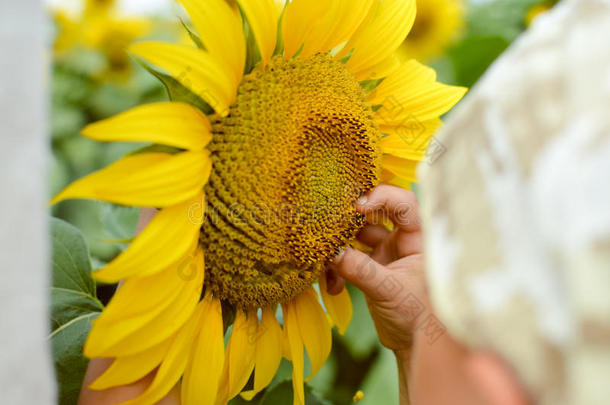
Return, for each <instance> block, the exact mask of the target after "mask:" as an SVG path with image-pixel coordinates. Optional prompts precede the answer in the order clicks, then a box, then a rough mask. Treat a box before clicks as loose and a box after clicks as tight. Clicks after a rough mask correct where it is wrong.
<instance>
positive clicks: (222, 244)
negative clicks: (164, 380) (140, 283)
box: [200, 54, 380, 308]
mask: <svg viewBox="0 0 610 405" xmlns="http://www.w3.org/2000/svg"><path fill="white" fill-rule="evenodd" d="M213 134H214V136H213V139H212V142H211V143H210V145H209V146H208V147H209V149H210V151H211V157H212V162H213V170H212V174H211V176H210V180H209V183H208V184H207V186H206V188H205V193H206V196H207V198H208V211H207V216H206V220H205V221H204V224H203V226H202V232H201V238H200V241H201V244H202V245H203V247H204V251H205V252H206V281H205V283H206V287H207V288H210V289H211V290H212V292H213V293H214V294H216V295H217V296H218V297H219V298H221V299H223V300H226V301H229V302H230V303H232V304H233V305H236V306H239V307H243V308H246V307H263V306H269V305H274V304H277V303H281V302H285V301H288V300H290V299H291V298H293V297H294V296H296V295H298V294H299V293H301V292H302V291H303V290H304V289H305V288H307V287H308V286H310V285H311V284H312V283H313V282H314V281H315V280H316V279H317V278H318V276H319V275H320V273H321V272H322V271H323V270H324V268H325V264H326V263H327V262H328V261H330V260H332V258H333V257H334V256H335V255H336V254H337V252H338V251H339V249H341V248H342V247H343V246H344V245H345V244H346V243H347V242H348V241H349V240H351V239H353V238H354V237H355V234H356V232H357V231H358V229H359V228H360V227H361V226H362V223H363V219H362V217H361V216H360V215H359V214H358V213H357V212H356V210H355V208H354V203H355V201H356V200H357V199H358V198H359V197H360V196H361V194H362V193H364V192H366V191H367V190H369V189H371V188H372V187H374V186H375V185H376V184H377V182H378V178H379V172H380V150H379V142H380V133H379V130H378V128H377V127H376V125H375V122H374V119H373V113H372V110H371V108H370V106H369V105H368V104H367V103H366V99H365V96H364V93H363V91H362V89H361V88H360V86H359V84H358V83H357V82H356V80H355V79H354V77H353V76H352V75H351V74H350V73H349V72H348V71H347V69H346V68H345V66H344V65H343V64H341V63H339V62H336V61H334V60H333V59H332V58H331V57H330V56H329V55H321V54H320V55H314V56H312V57H310V58H307V59H291V60H284V59H282V58H274V59H273V60H272V61H271V63H270V64H269V65H268V66H267V67H266V68H265V69H264V70H256V71H254V72H253V73H251V74H249V75H247V76H246V77H245V78H244V80H243V82H242V84H241V85H240V87H239V89H238V95H237V100H236V102H235V103H234V104H233V106H232V107H231V110H230V113H229V115H228V116H227V117H226V118H222V119H220V120H218V121H217V122H216V123H214V125H213Z"/></svg>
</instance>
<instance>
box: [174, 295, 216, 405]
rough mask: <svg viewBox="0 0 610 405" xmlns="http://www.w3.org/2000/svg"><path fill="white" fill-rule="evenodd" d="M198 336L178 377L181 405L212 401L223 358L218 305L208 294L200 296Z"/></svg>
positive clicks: (207, 404) (207, 403) (205, 403)
mask: <svg viewBox="0 0 610 405" xmlns="http://www.w3.org/2000/svg"><path fill="white" fill-rule="evenodd" d="M202 303H203V305H204V310H203V316H202V319H201V322H200V331H199V336H198V337H197V340H196V342H195V345H194V346H193V347H192V352H191V359H190V362H189V365H188V367H187V369H186V371H185V373H184V378H183V379H182V404H183V405H214V403H215V402H216V395H217V392H218V388H219V387H218V385H219V383H220V379H221V377H222V372H223V366H224V361H225V354H224V334H223V326H222V309H221V307H220V301H219V300H218V299H215V298H211V297H210V296H207V297H205V298H204V299H203V300H202Z"/></svg>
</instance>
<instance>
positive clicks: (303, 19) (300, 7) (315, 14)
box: [282, 0, 336, 58]
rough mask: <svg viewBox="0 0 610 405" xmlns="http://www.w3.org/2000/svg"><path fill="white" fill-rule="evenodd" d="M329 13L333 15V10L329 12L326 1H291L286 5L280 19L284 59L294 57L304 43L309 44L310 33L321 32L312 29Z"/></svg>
mask: <svg viewBox="0 0 610 405" xmlns="http://www.w3.org/2000/svg"><path fill="white" fill-rule="evenodd" d="M334 7H336V6H334ZM329 13H331V14H332V15H335V9H332V11H331V10H329V5H328V2H326V1H321V0H313V1H310V0H293V1H291V2H290V3H288V4H287V5H286V9H285V10H284V16H283V17H282V36H283V39H284V57H286V58H290V57H292V56H294V54H295V53H296V52H297V51H298V50H299V49H300V48H301V46H302V45H303V43H304V42H305V41H308V43H309V42H310V38H311V35H313V34H312V31H313V32H321V29H320V28H316V29H314V27H316V26H317V25H319V24H320V20H321V19H324V18H325V16H328V14H329ZM326 18H328V17H326Z"/></svg>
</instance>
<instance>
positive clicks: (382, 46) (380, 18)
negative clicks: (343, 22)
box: [337, 0, 415, 74]
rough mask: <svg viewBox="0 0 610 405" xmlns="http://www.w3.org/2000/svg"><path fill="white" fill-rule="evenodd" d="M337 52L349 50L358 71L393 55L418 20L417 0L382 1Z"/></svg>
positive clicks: (353, 69)
mask: <svg viewBox="0 0 610 405" xmlns="http://www.w3.org/2000/svg"><path fill="white" fill-rule="evenodd" d="M374 3H375V4H374V5H373V7H371V8H370V10H369V13H368V15H367V19H366V21H365V22H363V23H362V24H361V26H360V28H358V30H357V31H356V32H355V33H354V35H353V36H352V38H351V39H350V40H349V41H348V43H347V44H346V45H345V47H344V48H343V49H342V51H341V52H339V54H338V55H337V57H339V58H342V57H344V56H345V55H347V54H348V53H349V52H351V51H352V50H353V52H352V55H351V57H350V58H349V60H348V61H347V64H346V65H347V67H348V69H350V71H351V72H352V73H354V74H357V73H358V72H360V71H362V70H365V69H367V68H369V67H371V66H374V65H377V64H378V63H380V62H381V61H383V60H384V59H386V58H387V57H388V56H390V55H391V54H392V53H393V52H394V51H395V50H396V49H398V47H399V46H400V44H402V42H403V41H404V40H405V38H406V37H407V34H408V33H409V31H410V30H411V27H412V25H413V21H414V20H415V0H378V1H376V2H374Z"/></svg>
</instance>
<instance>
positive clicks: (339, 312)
mask: <svg viewBox="0 0 610 405" xmlns="http://www.w3.org/2000/svg"><path fill="white" fill-rule="evenodd" d="M320 293H321V295H322V301H323V302H324V306H325V307H326V312H327V313H328V315H329V316H330V319H332V321H333V323H334V324H335V325H337V328H338V329H339V333H340V334H342V335H343V334H344V333H345V331H346V330H347V327H348V326H349V323H350V322H351V320H352V314H353V308H352V299H351V298H350V296H349V292H348V291H347V288H344V289H343V291H341V292H340V293H339V294H337V295H331V294H329V293H328V291H327V290H326V277H325V276H324V275H322V276H321V277H320Z"/></svg>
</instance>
